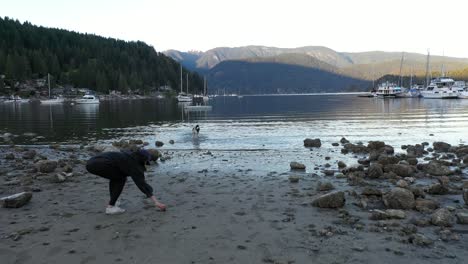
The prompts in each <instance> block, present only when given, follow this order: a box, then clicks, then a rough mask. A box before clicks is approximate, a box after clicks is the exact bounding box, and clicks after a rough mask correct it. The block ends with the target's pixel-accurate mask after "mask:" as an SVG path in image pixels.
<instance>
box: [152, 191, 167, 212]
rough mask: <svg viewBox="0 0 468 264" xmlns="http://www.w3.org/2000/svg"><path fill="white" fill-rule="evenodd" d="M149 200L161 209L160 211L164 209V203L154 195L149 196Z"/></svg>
mask: <svg viewBox="0 0 468 264" xmlns="http://www.w3.org/2000/svg"><path fill="white" fill-rule="evenodd" d="M151 200H153V202H154V205H155V206H156V207H157V208H159V210H161V211H166V205H165V204H163V203H160V202H159V201H158V199H156V197H155V196H154V195H153V196H151Z"/></svg>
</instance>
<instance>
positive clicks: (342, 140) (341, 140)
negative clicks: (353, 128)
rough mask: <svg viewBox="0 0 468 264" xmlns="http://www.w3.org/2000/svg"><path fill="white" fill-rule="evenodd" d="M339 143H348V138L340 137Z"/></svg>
mask: <svg viewBox="0 0 468 264" xmlns="http://www.w3.org/2000/svg"><path fill="white" fill-rule="evenodd" d="M340 143H341V144H346V143H349V140H347V139H346V138H344V137H342V138H341V139H340Z"/></svg>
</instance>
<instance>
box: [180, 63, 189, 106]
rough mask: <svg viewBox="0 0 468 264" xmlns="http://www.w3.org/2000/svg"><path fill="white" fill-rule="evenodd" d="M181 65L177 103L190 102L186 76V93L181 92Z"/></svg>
mask: <svg viewBox="0 0 468 264" xmlns="http://www.w3.org/2000/svg"><path fill="white" fill-rule="evenodd" d="M182 84H183V83H182V64H181V65H180V93H179V95H178V96H177V101H178V102H192V97H190V95H189V94H188V75H187V93H184V92H183V91H182V87H183V85H182Z"/></svg>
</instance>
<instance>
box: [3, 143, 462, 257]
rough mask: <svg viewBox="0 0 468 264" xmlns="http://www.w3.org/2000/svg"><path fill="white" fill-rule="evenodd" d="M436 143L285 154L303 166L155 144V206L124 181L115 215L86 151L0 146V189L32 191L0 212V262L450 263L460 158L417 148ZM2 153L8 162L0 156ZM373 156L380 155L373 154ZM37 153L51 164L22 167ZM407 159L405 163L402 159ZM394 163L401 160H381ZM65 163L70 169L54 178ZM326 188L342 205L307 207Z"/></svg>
mask: <svg viewBox="0 0 468 264" xmlns="http://www.w3.org/2000/svg"><path fill="white" fill-rule="evenodd" d="M338 142H339V139H337V143H338ZM343 142H344V141H343ZM436 145H437V144H436ZM436 145H434V146H424V145H419V147H416V146H417V145H414V146H409V147H408V146H407V148H406V149H405V150H403V152H405V153H406V156H404V157H403V155H402V154H401V153H397V154H391V153H392V151H391V149H390V148H389V147H388V146H385V144H384V143H383V144H382V143H371V144H369V145H359V144H353V143H339V146H328V144H327V146H324V145H322V146H321V147H320V148H311V152H310V155H307V156H305V157H296V160H297V161H300V162H302V163H303V164H304V165H305V166H306V170H291V169H290V162H292V161H293V160H284V159H283V158H282V157H281V153H280V151H278V152H277V154H278V155H273V154H274V152H273V153H263V152H259V151H246V152H238V151H236V152H233V151H217V150H210V151H206V150H199V151H197V150H191V151H187V150H184V149H182V150H171V151H169V150H162V157H163V160H164V161H159V162H158V163H157V164H152V165H151V166H149V167H148V169H149V170H148V172H147V173H146V175H147V179H148V182H149V184H150V185H152V186H153V187H154V188H155V194H156V196H157V197H158V198H159V199H160V200H161V202H163V203H165V204H167V205H168V209H167V211H166V212H160V211H158V210H156V209H155V208H154V207H153V206H151V205H150V204H149V203H146V202H145V201H146V200H145V199H144V195H143V194H141V193H140V192H139V190H138V189H137V188H136V187H135V185H134V184H133V182H132V181H131V180H128V181H127V185H126V187H125V189H124V191H123V193H122V207H124V208H125V209H127V212H126V213H124V214H122V215H117V216H107V215H105V214H104V207H105V204H106V201H107V199H108V193H107V181H106V180H104V179H101V178H99V177H97V176H94V175H91V174H88V173H87V172H86V171H85V170H84V165H83V163H84V162H85V161H86V160H87V159H88V158H89V157H91V156H92V155H93V154H94V153H95V152H93V151H91V149H89V150H87V149H79V148H76V149H74V148H69V147H65V148H62V147H58V148H55V149H54V148H45V147H43V148H34V150H35V151H36V154H34V155H32V152H30V150H29V149H28V148H25V147H16V149H10V148H3V147H1V148H0V160H1V163H0V194H1V195H0V197H3V196H6V195H9V194H13V193H16V192H20V191H24V190H29V191H32V193H33V198H32V200H31V201H30V202H29V203H28V204H26V205H25V206H24V207H21V208H18V209H13V208H0V211H1V213H0V215H1V217H0V239H1V240H2V243H1V244H0V252H2V258H4V259H5V260H6V263H61V262H64V261H71V262H72V263H115V262H122V263H150V262H152V263H310V261H314V263H331V262H334V263H402V262H408V261H411V262H413V263H440V261H443V262H444V263H462V262H463V260H464V259H466V258H467V257H468V249H467V248H466V247H465V245H466V242H467V241H468V240H467V239H468V235H467V234H468V225H462V224H458V223H457V222H456V221H457V220H456V215H457V214H459V213H460V212H465V211H466V210H467V208H468V207H467V206H466V205H464V201H463V198H462V191H463V186H462V184H463V182H464V181H467V180H468V176H467V173H466V163H464V161H462V160H460V157H458V156H457V154H452V153H462V152H460V151H461V148H460V147H451V148H452V149H447V148H446V147H447V145H443V144H442V145H441V146H442V147H443V148H444V149H442V150H447V151H448V152H447V151H442V152H439V150H441V149H438V150H437V152H434V151H428V148H429V147H431V148H434V147H435V146H436ZM383 146H385V147H383ZM421 146H422V148H421ZM437 146H438V145H437ZM31 149H33V148H31ZM111 149H115V148H111V146H109V150H111ZM392 149H393V148H392ZM336 150H339V151H336ZM449 150H450V151H449ZM331 151H333V152H331ZM361 151H362V153H361ZM453 151H458V152H453ZM463 151H464V150H463ZM343 152H348V154H344V153H343ZM419 152H420V153H419ZM10 153H12V154H13V155H14V156H15V157H14V159H8V160H7V159H5V158H6V156H7V154H10ZM27 153H29V155H30V156H28V154H27ZM324 153H326V154H330V155H324ZM372 153H373V154H372ZM376 153H377V154H378V156H379V157H382V158H378V159H377V160H373V159H374V158H375V157H374V158H373V157H372V155H377V154H376ZM463 153H464V152H463ZM411 154H415V156H420V157H414V158H413V157H409V156H411ZM419 154H421V155H419ZM298 155H299V154H298ZM31 156H34V157H33V158H32V159H29V157H31ZM41 156H44V157H41ZM447 156H450V157H452V158H449V159H446V158H447ZM25 157H26V159H25ZM402 157H403V158H402ZM43 158H47V159H48V160H55V161H57V164H58V166H57V168H56V169H55V170H54V171H53V172H50V173H40V172H32V171H34V169H35V168H37V162H40V160H42V159H43ZM441 158H442V159H441ZM414 159H416V160H417V161H418V162H417V164H416V165H410V164H409V163H408V164H406V162H408V161H410V162H411V163H413V162H414ZM425 159H427V160H425ZM457 159H458V162H457V161H456V160H457ZM352 160H353V161H354V162H351V161H352ZM433 160H437V162H440V166H437V167H435V168H434V170H437V169H445V167H447V168H449V170H450V171H446V173H447V175H444V176H434V175H430V170H427V169H425V168H426V166H427V165H418V164H429V163H430V162H431V161H433ZM454 160H455V161H454ZM34 161H37V162H36V163H34ZM339 161H345V163H347V164H348V166H346V167H339V166H338V163H339ZM394 161H397V164H400V165H401V166H399V165H398V166H390V165H392V164H390V163H393V162H394ZM403 161H405V162H403ZM445 161H447V162H450V164H448V163H445ZM384 163H387V164H385V165H383V164H384ZM273 164H275V166H273ZM444 164H445V165H444ZM446 165H447V166H446ZM449 165H450V166H449ZM62 166H63V167H62ZM373 166H374V167H373ZM375 166H382V168H383V170H382V172H381V174H379V173H378V174H379V176H378V177H377V178H374V177H373V176H372V177H370V175H371V174H372V173H371V172H372V169H371V168H375ZM444 166H445V167H444ZM397 167H398V168H397ZM418 167H419V168H418ZM272 168H280V169H272ZM70 169H71V173H73V175H71V176H70V175H69V176H66V177H65V180H63V181H59V180H57V176H56V175H57V173H60V172H62V171H70ZM406 169H408V170H411V171H407V170H406ZM396 172H398V173H399V174H405V173H409V175H408V176H407V177H402V176H400V175H398V174H397V173H396ZM372 175H373V174H372ZM295 177H296V178H298V182H296V183H295V182H293V180H294V178H295ZM411 178H412V179H411ZM447 180H448V182H447ZM437 184H439V185H437ZM330 185H331V186H330ZM436 187H440V190H436ZM396 188H403V189H406V190H411V192H412V193H413V194H415V195H414V196H415V197H416V198H415V200H416V201H422V200H424V201H426V200H433V201H436V202H437V203H438V204H439V207H440V208H447V211H448V212H449V213H450V216H451V217H449V218H450V219H449V220H447V221H449V222H450V224H451V225H452V226H440V225H435V224H434V223H432V220H431V219H432V218H433V217H432V216H433V214H434V213H435V212H436V211H437V210H438V209H435V208H432V207H430V206H429V205H426V207H416V208H414V205H413V208H412V209H392V210H395V211H397V212H393V211H388V210H389V209H390V208H388V207H387V206H386V205H384V202H383V200H384V198H383V197H382V193H383V194H386V193H388V192H390V191H391V190H394V189H396ZM431 188H432V190H431ZM444 188H446V189H447V190H445V189H444ZM428 190H431V191H430V192H431V193H429V192H428ZM421 191H422V193H421ZM437 191H440V192H441V193H438V194H435V193H437ZM335 192H343V194H344V197H345V202H344V204H343V207H338V208H320V207H316V206H313V205H312V203H313V201H315V200H316V199H318V198H319V197H321V196H322V195H325V194H327V193H335ZM379 192H380V194H379ZM434 192H435V193H434ZM416 194H417V195H416ZM421 195H422V196H424V198H422V197H421ZM457 201H458V202H457ZM419 203H421V202H419ZM420 206H422V205H420ZM427 206H429V207H427ZM418 208H419V209H418ZM421 208H425V209H424V210H423V209H421ZM426 209H427V211H425V210H426ZM400 211H402V212H403V214H404V218H402V219H400V218H399V217H401V215H399V214H400V213H401V212H400ZM391 212H392V213H391ZM393 213H394V214H395V215H392V214H393ZM39 260H40V261H39Z"/></svg>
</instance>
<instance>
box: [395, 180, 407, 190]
mask: <svg viewBox="0 0 468 264" xmlns="http://www.w3.org/2000/svg"><path fill="white" fill-rule="evenodd" d="M396 186H397V187H400V188H408V186H409V184H408V182H407V181H405V180H399V181H397V183H396Z"/></svg>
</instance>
